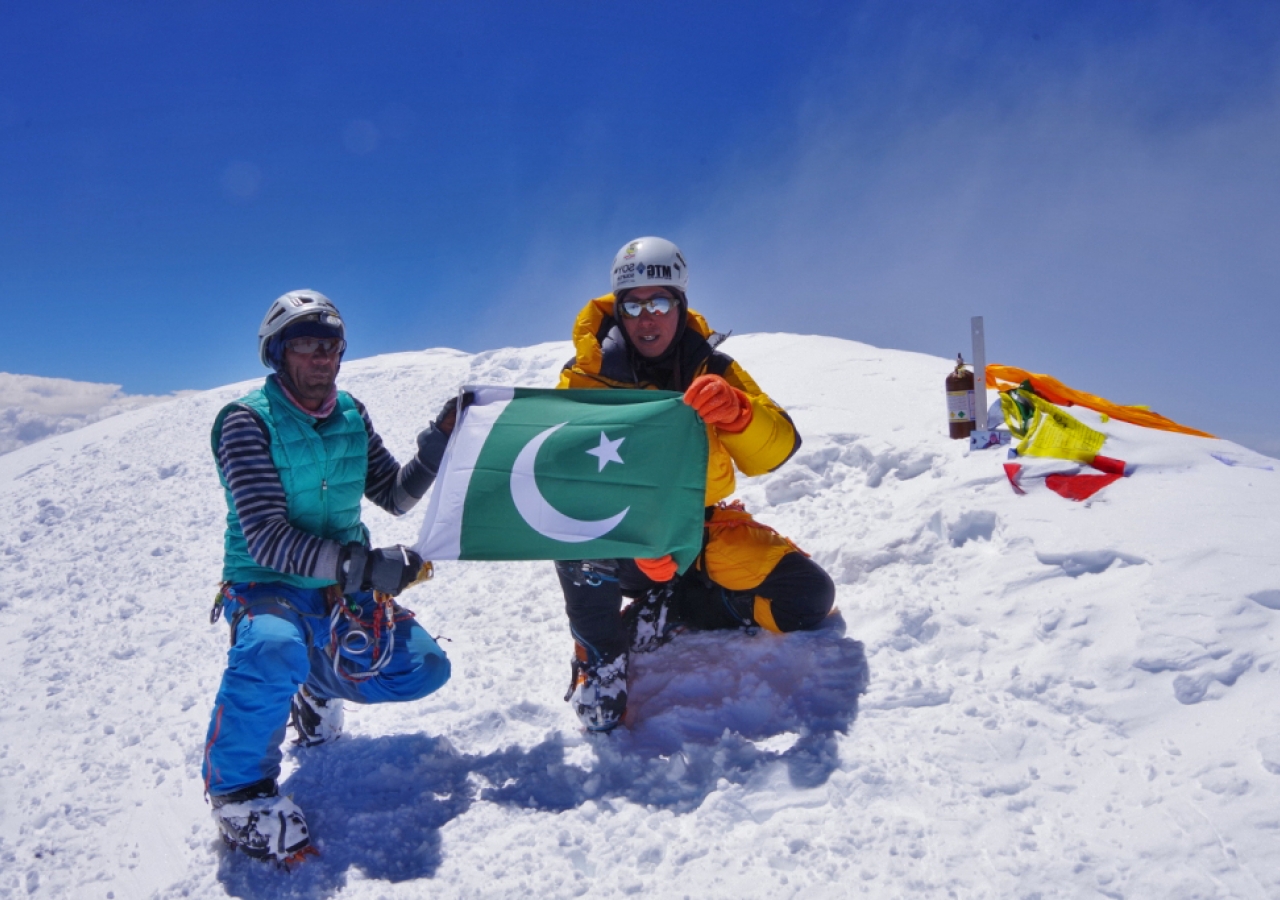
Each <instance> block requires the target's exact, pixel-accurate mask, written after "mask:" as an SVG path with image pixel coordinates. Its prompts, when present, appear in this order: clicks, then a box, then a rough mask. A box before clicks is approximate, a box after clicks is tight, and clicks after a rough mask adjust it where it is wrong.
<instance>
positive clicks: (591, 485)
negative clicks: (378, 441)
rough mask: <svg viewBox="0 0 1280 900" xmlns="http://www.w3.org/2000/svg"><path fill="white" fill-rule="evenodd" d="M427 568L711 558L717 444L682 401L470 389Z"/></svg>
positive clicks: (646, 394) (430, 519)
mask: <svg viewBox="0 0 1280 900" xmlns="http://www.w3.org/2000/svg"><path fill="white" fill-rule="evenodd" d="M467 390H469V391H471V392H472V393H474V395H475V402H474V403H473V404H472V405H470V406H468V407H467V409H466V410H465V411H464V412H463V414H462V416H461V417H460V419H459V421H458V424H457V426H456V427H455V428H454V431H453V435H452V436H451V437H450V439H449V447H448V450H446V451H445V455H444V461H443V462H442V463H441V465H440V474H439V476H438V477H437V479H436V484H435V490H434V492H433V493H432V495H431V501H430V503H429V504H428V507H427V515H426V519H425V520H424V521H423V523H422V533H421V535H420V536H419V538H418V544H417V546H416V548H415V549H416V550H417V551H418V552H419V553H420V554H422V557H423V559H612V558H620V557H626V558H637V557H640V558H646V557H657V556H661V555H663V554H664V553H670V554H671V555H672V556H673V557H674V558H675V560H676V564H677V565H678V566H679V568H680V571H684V570H685V569H686V568H687V567H688V566H689V564H690V563H692V562H693V560H694V559H695V558H696V557H697V555H698V553H699V552H700V550H701V549H702V521H703V503H704V491H705V487H706V476H707V433H706V428H705V426H704V425H703V424H702V421H701V420H700V419H699V418H698V416H697V414H696V413H694V411H693V410H692V409H690V408H689V407H688V406H687V405H685V403H684V401H683V400H682V399H681V396H680V394H678V393H674V392H670V391H623V390H598V391H591V390H576V391H557V390H539V389H535V388H486V387H480V388H468V389H467Z"/></svg>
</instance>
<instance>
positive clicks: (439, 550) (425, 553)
mask: <svg viewBox="0 0 1280 900" xmlns="http://www.w3.org/2000/svg"><path fill="white" fill-rule="evenodd" d="M465 390H468V391H471V392H472V393H473V394H474V395H475V401H474V402H473V403H472V404H471V405H470V406H468V407H467V408H466V409H465V410H463V413H462V415H461V416H459V417H458V424H457V425H456V426H455V427H454V429H453V434H452V435H451V436H450V438H449V446H448V448H446V450H445V452H444V459H443V460H441V462H440V475H439V478H438V479H437V480H436V483H435V487H434V489H433V490H432V492H431V501H430V502H429V503H428V504H427V514H426V516H425V518H423V520H422V528H421V530H420V531H419V532H418V543H417V544H416V545H415V546H414V548H413V549H414V550H415V551H417V553H418V554H419V555H420V556H421V557H422V558H423V559H428V560H430V559H457V558H458V557H459V556H460V555H461V553H462V510H463V507H464V506H465V505H466V502H467V488H468V487H469V486H470V484H471V473H472V472H473V471H475V467H476V460H477V459H478V458H479V456H480V448H481V447H483V446H484V442H485V441H486V440H488V438H489V432H490V431H491V430H492V429H493V423H494V422H496V421H498V417H499V416H500V415H502V412H503V410H505V409H506V408H507V405H508V404H509V403H510V402H511V400H512V398H513V397H514V396H515V391H514V390H513V389H512V388H496V387H483V388H471V387H468V388H465Z"/></svg>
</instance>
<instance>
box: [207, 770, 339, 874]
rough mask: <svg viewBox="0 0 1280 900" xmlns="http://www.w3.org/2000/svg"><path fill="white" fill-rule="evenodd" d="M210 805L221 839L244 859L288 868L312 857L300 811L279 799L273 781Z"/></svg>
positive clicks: (283, 799)
mask: <svg viewBox="0 0 1280 900" xmlns="http://www.w3.org/2000/svg"><path fill="white" fill-rule="evenodd" d="M209 802H210V803H211V804H213V819H214V821H215V822H217V823H218V830H219V831H221V832H222V839H223V840H224V841H226V842H227V844H229V845H230V846H231V848H232V849H234V850H239V851H241V852H242V853H244V854H245V855H246V856H251V857H253V858H254V859H264V860H271V861H273V862H276V863H279V864H282V865H288V864H289V863H292V862H297V861H298V860H300V859H302V858H303V857H304V856H306V855H308V854H310V853H315V850H314V849H313V848H312V847H311V836H310V834H309V833H308V832H307V820H306V819H305V818H303V816H302V810H300V809H299V808H298V805H297V804H296V803H294V802H293V801H292V800H290V799H289V798H288V797H281V796H280V795H279V793H278V792H277V790H276V784H275V782H274V781H271V780H265V781H259V782H258V783H257V784H252V785H250V786H249V787H247V788H243V789H242V790H239V791H236V792H235V793H233V794H225V795H223V796H221V797H210V798H209Z"/></svg>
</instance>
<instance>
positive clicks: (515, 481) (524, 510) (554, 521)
mask: <svg viewBox="0 0 1280 900" xmlns="http://www.w3.org/2000/svg"><path fill="white" fill-rule="evenodd" d="M568 424H569V423H568V422H561V423H560V424H559V425H553V426H551V427H550V428H548V429H546V430H545V431H542V432H540V433H539V434H538V435H537V436H536V437H534V438H533V440H531V441H529V443H527V444H525V445H524V447H523V448H522V449H521V450H520V455H519V456H517V457H516V462H515V465H514V466H512V467H511V499H512V500H514V501H515V504H516V510H517V511H518V512H519V513H520V517H521V518H522V519H524V520H525V522H526V523H527V524H528V525H529V527H530V528H532V529H533V530H534V531H536V532H538V534H540V535H542V536H543V537H547V538H550V539H551V540H553V541H562V542H564V543H567V544H580V543H583V542H584V541H594V540H595V539H596V538H599V537H604V536H605V535H606V534H608V533H609V532H610V531H613V529H615V528H617V527H618V524H619V523H620V522H622V520H623V519H624V518H626V515H627V513H628V512H630V511H631V507H630V506H628V507H627V508H626V509H624V510H623V511H622V512H620V513H618V514H617V515H613V516H610V517H609V518H607V519H595V520H585V519H575V518H573V517H572V516H566V515H565V514H564V513H562V512H560V511H559V510H558V509H556V508H555V507H554V506H552V505H551V504H550V503H548V502H547V498H546V497H544V496H542V491H540V490H538V481H537V478H536V477H535V468H536V465H535V464H536V462H537V458H538V450H540V449H541V448H542V445H543V444H544V443H545V442H546V440H547V438H549V437H551V435H553V434H555V433H556V432H557V431H559V430H560V429H561V428H563V427H564V426H566V425H568Z"/></svg>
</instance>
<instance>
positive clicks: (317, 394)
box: [284, 341, 340, 411]
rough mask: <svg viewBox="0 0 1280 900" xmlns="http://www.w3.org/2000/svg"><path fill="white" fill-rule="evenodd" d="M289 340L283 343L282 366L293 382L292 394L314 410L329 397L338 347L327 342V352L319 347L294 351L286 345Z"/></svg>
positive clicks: (333, 380) (335, 376)
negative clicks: (328, 345) (304, 350)
mask: <svg viewBox="0 0 1280 900" xmlns="http://www.w3.org/2000/svg"><path fill="white" fill-rule="evenodd" d="M289 343H293V342H292V341H290V342H289ZM289 343H286V344H285V345H284V370H285V373H286V374H287V375H288V376H289V380H290V381H291V382H292V383H293V384H292V387H293V392H294V396H295V397H297V398H298V401H299V402H300V403H301V404H302V405H303V406H305V407H306V408H307V409H309V410H313V411H314V410H317V409H319V408H320V407H321V406H323V405H324V401H326V400H328V399H329V394H331V393H332V392H333V386H334V385H335V384H336V383H337V381H338V368H339V367H340V363H339V356H340V354H339V352H338V348H337V346H331V347H330V351H329V352H328V353H326V352H325V351H324V350H323V349H321V348H316V349H315V350H314V351H312V352H311V353H298V352H297V351H295V350H292V349H290V347H289Z"/></svg>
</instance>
